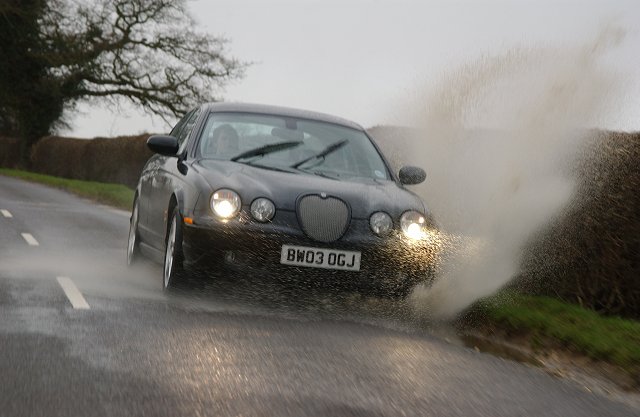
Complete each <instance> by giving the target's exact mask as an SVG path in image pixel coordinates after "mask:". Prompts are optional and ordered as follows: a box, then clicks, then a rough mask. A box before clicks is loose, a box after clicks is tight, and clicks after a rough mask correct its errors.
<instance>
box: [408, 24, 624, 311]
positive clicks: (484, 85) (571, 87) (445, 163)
mask: <svg viewBox="0 0 640 417" xmlns="http://www.w3.org/2000/svg"><path fill="white" fill-rule="evenodd" d="M623 39H624V31H622V30H620V29H617V28H607V29H605V30H603V31H602V33H601V34H600V35H599V36H598V37H597V38H596V39H595V40H594V41H593V42H590V43H587V44H585V45H582V46H578V47H566V48H537V49H534V48H529V49H514V50H512V51H509V52H508V53H506V54H504V55H501V56H495V57H483V58H481V59H479V60H477V61H475V62H472V63H470V64H468V65H465V66H463V67H461V68H459V69H458V70H457V71H453V72H451V73H449V74H448V75H447V76H446V77H444V78H443V79H442V80H441V81H440V82H439V83H438V84H437V85H436V87H435V88H431V89H429V90H428V93H427V94H426V95H425V96H424V97H425V98H424V99H422V98H421V99H419V100H418V103H417V104H414V105H412V108H414V109H418V111H416V112H415V113H414V114H413V115H412V118H413V120H414V121H418V123H417V124H419V125H420V127H421V128H423V129H424V131H426V132H428V134H427V136H426V137H423V138H421V140H419V141H412V142H411V143H409V150H410V152H408V154H409V155H411V157H410V159H412V160H413V162H416V163H419V164H420V165H422V166H425V167H426V168H427V169H428V177H427V181H426V182H425V183H424V185H423V186H421V187H420V188H419V189H418V192H419V193H420V194H421V195H422V196H423V198H424V199H425V201H427V202H428V204H429V207H430V208H431V210H432V211H433V213H434V215H435V218H436V219H437V220H438V222H439V225H440V226H441V228H442V230H443V231H446V234H443V236H445V235H446V237H443V238H442V240H443V241H444V242H445V244H444V246H445V249H444V253H443V257H442V264H441V276H440V278H439V279H438V280H437V281H436V283H435V284H434V285H433V286H432V287H431V288H424V287H418V288H416V290H414V293H413V294H412V296H411V299H410V300H411V303H412V305H413V306H414V308H415V309H416V310H417V311H418V312H422V313H425V312H426V313H428V315H429V316H430V317H436V318H448V317H451V316H453V315H455V314H456V313H458V312H460V311H461V310H463V309H465V308H466V307H468V306H469V305H470V304H471V303H473V302H474V301H476V300H477V299H479V298H482V297H485V296H488V295H490V294H492V293H495V292H496V291H497V290H499V289H500V288H501V287H503V286H504V285H505V284H507V283H508V282H509V281H510V280H511V279H512V278H513V277H514V276H515V275H516V274H517V273H518V271H519V264H520V259H521V255H522V250H523V248H524V247H525V245H526V242H527V240H528V239H530V238H531V237H532V235H533V234H534V233H535V232H536V231H538V230H540V228H541V227H542V226H544V225H545V224H546V223H547V222H548V221H549V220H550V219H551V218H552V217H553V216H555V215H557V214H558V213H559V212H560V211H561V210H562V208H563V207H565V206H566V205H567V203H568V202H569V201H570V199H571V197H572V195H573V194H574V190H575V181H574V179H573V178H572V177H571V175H570V167H571V166H572V161H574V160H575V157H576V156H577V154H578V153H579V150H580V144H581V143H584V141H585V140H586V139H588V137H589V135H590V134H592V131H590V130H588V129H587V128H590V127H595V126H598V125H599V124H600V123H601V120H602V119H603V117H605V116H606V114H607V112H609V111H612V109H613V108H614V106H615V103H616V100H615V98H616V94H617V93H619V92H620V86H621V83H620V82H619V80H620V78H619V76H618V75H617V74H615V73H613V72H612V71H611V69H609V68H607V66H606V65H605V58H606V55H607V53H608V52H609V51H610V50H611V49H612V48H615V47H616V46H617V45H618V44H619V43H620V42H622V40H623ZM413 124H416V123H413Z"/></svg>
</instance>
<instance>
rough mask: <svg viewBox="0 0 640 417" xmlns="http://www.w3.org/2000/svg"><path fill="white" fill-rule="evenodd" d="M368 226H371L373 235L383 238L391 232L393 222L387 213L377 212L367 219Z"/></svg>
mask: <svg viewBox="0 0 640 417" xmlns="http://www.w3.org/2000/svg"><path fill="white" fill-rule="evenodd" d="M369 225H370V226H371V230H373V233H375V234H376V235H378V236H384V235H386V234H387V233H389V232H390V231H391V228H393V221H392V220H391V216H389V215H388V214H387V213H384V212H382V211H377V212H375V213H373V214H372V215H371V217H370V218H369Z"/></svg>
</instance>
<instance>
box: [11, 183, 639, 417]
mask: <svg viewBox="0 0 640 417" xmlns="http://www.w3.org/2000/svg"><path fill="white" fill-rule="evenodd" d="M127 216H128V214H127V213H125V212H122V211H118V210H113V209H110V208H107V207H103V206H98V205H95V204H92V203H90V202H87V201H85V200H82V199H79V198H76V197H73V196H71V195H69V194H67V193H64V192H61V191H57V190H52V189H49V188H46V187H44V186H40V185H36V184H30V183H25V182H22V181H18V180H15V179H10V178H6V177H0V416H2V417H4V416H37V415H46V416H94V415H95V416H104V415H113V416H129V415H131V416H138V415H149V416H165V415H166V416H180V415H190V416H194V415H203V416H205V415H212V416H217V415H223V416H227V415H229V416H333V415H335V416H563V417H565V416H580V417H584V416H631V415H639V414H640V410H634V409H632V408H628V407H627V406H625V405H623V404H620V403H616V402H614V401H612V400H610V399H608V398H605V397H601V396H598V395H595V394H592V393H589V392H587V391H585V390H583V389H581V388H580V387H578V386H576V385H574V384H573V383H571V382H569V381H563V380H558V379H554V378H552V377H551V376H548V375H547V374H545V373H544V372H542V371H541V370H538V369H532V368H529V367H526V366H523V365H520V364H517V363H513V362H509V361H505V360H502V359H498V358H494V357H492V356H489V355H486V354H482V353H477V352H475V351H473V350H470V349H466V348H464V347H461V346H458V345H456V344H450V343H447V342H445V341H444V340H443V339H441V338H439V337H436V336H435V335H433V334H432V333H431V332H429V331H427V330H422V327H421V326H419V325H418V324H416V323H414V322H413V321H412V320H411V318H410V317H411V315H410V312H409V311H408V310H407V308H405V307H404V306H403V305H402V303H390V302H382V301H379V300H372V299H365V298H361V297H358V296H357V295H339V294H328V293H326V292H325V293H321V292H319V291H318V290H314V291H310V290H304V289H296V288H295V287H292V286H290V285H286V286H282V285H280V284H276V283H274V282H272V281H270V280H264V279H260V277H255V276H252V277H243V276H227V277H224V278H222V277H218V278H214V279H211V280H210V282H206V283H203V282H198V283H196V288H195V289H192V290H186V291H183V292H181V293H177V294H173V295H165V294H163V293H162V290H161V269H160V267H159V266H157V265H153V264H148V263H145V264H142V265H140V266H138V267H136V268H134V269H127V268H126V267H125V265H124V262H125V246H126V238H127V231H128V217H127ZM61 284H62V285H65V288H66V290H67V292H66V293H65V290H64V289H63V286H62V285H61ZM231 284H233V285H231ZM76 289H77V291H76ZM67 294H68V295H67ZM80 301H84V302H86V304H82V303H81V302H80ZM72 303H74V304H75V305H76V307H80V308H74V307H73V305H74V304H72ZM82 307H85V308H82ZM86 307H88V308H86Z"/></svg>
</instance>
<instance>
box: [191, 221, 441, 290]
mask: <svg viewBox="0 0 640 417" xmlns="http://www.w3.org/2000/svg"><path fill="white" fill-rule="evenodd" d="M183 240H184V243H183V249H184V254H185V261H186V262H187V263H188V264H191V265H194V266H198V267H204V268H206V267H207V266H208V265H216V264H218V265H219V263H220V262H221V261H223V260H224V259H226V260H227V262H226V263H227V264H232V265H235V266H237V267H238V268H241V269H242V270H245V271H247V272H249V271H259V272H266V271H270V272H275V273H276V274H275V275H278V276H286V277H288V278H289V277H291V276H294V277H296V279H302V278H305V277H309V278H311V279H314V277H315V276H322V277H323V279H326V278H327V277H333V278H335V280H337V281H339V282H343V283H350V284H353V285H355V286H366V285H374V286H378V287H380V286H386V287H404V286H409V285H411V286H413V285H415V284H416V283H417V282H420V281H426V280H428V279H430V278H431V275H432V271H433V270H434V266H435V264H436V262H437V253H438V250H437V245H436V244H435V243H434V242H433V241H430V240H429V239H425V240H421V241H415V240H412V239H409V238H407V237H405V236H404V235H403V234H402V233H397V234H392V235H391V236H388V237H385V238H381V237H379V236H376V235H374V234H373V233H372V232H371V231H370V229H369V224H368V220H362V219H352V220H351V223H350V225H349V228H348V229H347V231H346V232H345V234H344V235H343V236H342V237H341V238H340V239H339V240H337V241H335V242H330V243H323V242H318V241H315V240H312V239H310V238H308V237H307V236H306V235H305V234H304V232H303V231H302V230H301V229H300V227H299V226H298V223H297V218H296V217H295V213H290V212H289V213H287V212H282V211H280V212H279V213H278V214H277V215H276V217H275V218H274V219H273V221H272V222H270V223H266V224H263V223H258V222H256V221H254V220H253V219H252V218H251V216H250V215H249V214H248V213H247V212H246V211H243V212H241V213H240V215H239V216H238V217H236V218H234V219H232V220H229V221H222V220H219V219H216V218H212V217H209V216H203V217H201V218H196V219H194V221H193V224H191V225H189V224H185V225H184V228H183ZM284 244H287V245H296V246H307V247H313V248H324V249H336V250H347V251H359V252H360V253H361V262H360V271H357V272H356V271H338V270H327V269H316V268H310V267H299V266H290V265H282V264H281V263H280V255H281V254H280V252H281V249H282V245H284Z"/></svg>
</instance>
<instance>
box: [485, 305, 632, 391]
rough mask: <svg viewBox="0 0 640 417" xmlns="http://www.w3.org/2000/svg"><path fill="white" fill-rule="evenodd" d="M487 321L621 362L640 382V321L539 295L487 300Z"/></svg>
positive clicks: (541, 342) (537, 342) (547, 343)
mask: <svg viewBox="0 0 640 417" xmlns="http://www.w3.org/2000/svg"><path fill="white" fill-rule="evenodd" d="M481 309H482V313H484V314H483V315H484V316H485V318H486V320H487V321H486V322H485V324H484V325H488V326H490V327H495V328H499V329H503V330H506V331H508V332H511V333H515V334H518V335H523V336H528V339H529V341H530V343H531V344H532V347H533V348H534V349H540V348H545V347H551V348H554V347H558V345H559V346H560V347H563V348H567V349H569V350H571V351H574V352H577V353H580V354H583V355H585V356H587V357H589V358H591V359H595V360H601V361H605V362H608V363H611V364H613V365H616V366H619V367H620V368H622V369H624V370H625V371H627V372H629V373H630V374H631V375H632V376H633V377H634V379H635V380H636V381H638V382H640V379H638V378H640V375H639V374H640V322H637V321H634V320H627V319H622V318H619V317H605V316H602V315H600V314H598V313H596V312H594V311H592V310H588V309H585V308H582V307H580V306H577V305H573V304H568V303H564V302H562V301H559V300H556V299H553V298H548V297H537V296H525V295H513V294H509V295H508V296H501V297H496V298H495V299H492V300H489V301H487V302H486V303H483V306H482V308H481Z"/></svg>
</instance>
